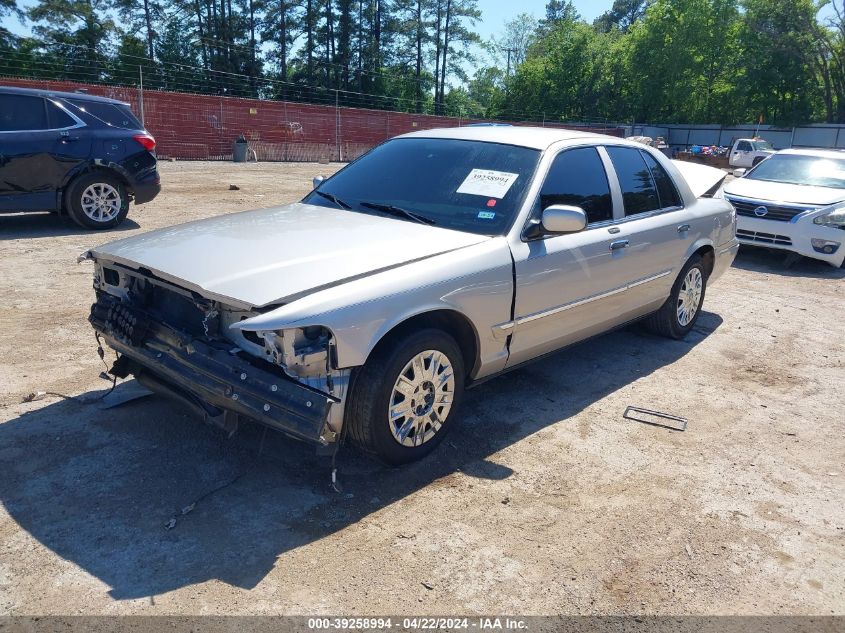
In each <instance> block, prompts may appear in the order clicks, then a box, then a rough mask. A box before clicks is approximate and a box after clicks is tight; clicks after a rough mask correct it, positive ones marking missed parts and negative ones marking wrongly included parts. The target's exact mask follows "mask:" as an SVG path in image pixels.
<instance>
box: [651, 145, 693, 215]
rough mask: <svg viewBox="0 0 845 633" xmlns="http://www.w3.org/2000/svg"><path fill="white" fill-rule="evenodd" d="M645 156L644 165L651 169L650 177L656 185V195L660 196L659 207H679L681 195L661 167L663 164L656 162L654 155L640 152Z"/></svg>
mask: <svg viewBox="0 0 845 633" xmlns="http://www.w3.org/2000/svg"><path fill="white" fill-rule="evenodd" d="M642 155H643V158H645V162H646V165H648V168H649V169H650V170H651V177H652V178H654V184H655V185H656V186H657V196H658V198H660V208H661V209H668V208H670V207H681V206H683V203H682V202H681V195H680V194H679V193H678V190H677V189H676V188H675V183H674V182H672V178H671V177H670V176H669V174H668V173H666V170H665V169H663V166H662V165H661V164H660V163H658V162H657V161H656V160H655V158H654V156H652V155H651V154H649V153H648V152H642Z"/></svg>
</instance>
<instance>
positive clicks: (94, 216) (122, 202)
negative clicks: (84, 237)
mask: <svg viewBox="0 0 845 633" xmlns="http://www.w3.org/2000/svg"><path fill="white" fill-rule="evenodd" d="M67 210H68V214H69V215H70V217H71V218H72V219H73V221H74V222H76V223H77V224H79V225H80V226H83V227H85V228H89V229H108V228H111V227H113V226H117V225H118V224H120V222H122V221H123V219H124V218H125V217H126V214H127V213H129V196H128V195H127V193H126V187H124V186H123V183H122V182H120V181H119V180H118V179H117V178H115V177H114V176H111V175H110V174H107V173H103V172H93V173H90V174H86V175H84V176H81V177H80V178H78V179H77V180H76V181H74V182H73V183H72V184H71V186H70V187H69V188H68V192H67Z"/></svg>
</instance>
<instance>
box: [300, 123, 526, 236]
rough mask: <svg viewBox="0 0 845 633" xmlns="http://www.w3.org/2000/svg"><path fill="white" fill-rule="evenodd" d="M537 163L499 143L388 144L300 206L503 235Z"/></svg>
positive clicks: (408, 141)
mask: <svg viewBox="0 0 845 633" xmlns="http://www.w3.org/2000/svg"><path fill="white" fill-rule="evenodd" d="M539 156H540V152H539V151H537V150H534V149H529V148H526V147H515V146H512V145H501V144H498V143H484V142H480V141H466V140H456V139H437V138H404V139H402V138H400V139H394V140H392V141H388V142H387V143H384V144H383V145H380V146H379V147H377V148H375V149H374V150H373V151H371V152H370V153H368V154H366V155H364V156H362V157H361V158H360V159H358V160H357V161H355V162H354V163H352V164H350V165H349V166H347V167H346V168H345V169H343V170H341V171H340V172H338V173H337V174H336V175H335V176H333V177H332V178H331V179H330V180H328V181H326V182H325V183H324V184H323V185H321V186H320V187H318V188H317V189H316V190H315V191H313V192H311V193H310V194H308V196H306V197H305V199H304V200H303V202H307V203H309V204H316V205H321V206H326V207H336V208H347V209H348V210H349V211H352V212H360V213H371V214H375V215H382V214H388V215H390V216H391V217H396V218H399V219H402V220H406V221H409V222H415V221H419V222H425V223H427V224H433V225H434V226H438V227H443V228H447V229H455V230H458V231H466V232H469V233H478V234H481V235H502V234H503V233H504V232H505V231H507V229H508V227H509V226H510V225H511V222H512V220H513V218H514V216H515V214H516V212H517V210H518V209H519V206H520V204H521V202H522V200H523V198H524V196H525V191H526V188H527V187H528V183H529V182H530V180H531V177H532V175H533V174H534V170H535V168H536V166H537V162H538V160H539ZM408 212H410V213H408ZM414 216H416V217H414Z"/></svg>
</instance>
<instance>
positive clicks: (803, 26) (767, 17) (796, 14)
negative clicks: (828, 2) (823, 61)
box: [738, 0, 823, 125]
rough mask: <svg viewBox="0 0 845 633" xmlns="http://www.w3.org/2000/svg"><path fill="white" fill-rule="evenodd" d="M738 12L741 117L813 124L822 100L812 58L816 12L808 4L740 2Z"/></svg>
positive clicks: (776, 0)
mask: <svg viewBox="0 0 845 633" xmlns="http://www.w3.org/2000/svg"><path fill="white" fill-rule="evenodd" d="M743 8H744V9H745V11H744V13H743V20H742V28H741V30H740V34H739V37H740V46H741V51H742V53H741V57H740V58H739V59H738V62H739V64H740V66H741V67H742V68H743V69H744V71H745V72H744V75H745V76H744V78H743V80H742V82H741V84H740V86H739V88H740V91H741V93H742V94H743V97H744V99H743V101H744V103H745V107H746V109H745V114H746V117H747V118H748V119H752V120H753V119H756V118H757V117H758V116H760V115H762V116H765V118H766V120H767V121H770V122H773V123H779V124H783V125H791V124H794V123H802V122H806V121H810V120H813V118H814V115H815V114H817V113H818V112H819V111H820V110H821V107H820V104H821V102H822V99H823V97H822V93H821V86H820V83H819V77H818V76H817V72H816V71H817V69H816V68H815V59H814V55H815V51H816V42H817V41H818V37H819V32H818V30H817V22H816V13H817V10H818V8H817V7H816V5H815V4H814V3H813V2H812V0H744V2H743Z"/></svg>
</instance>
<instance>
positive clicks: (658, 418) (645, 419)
mask: <svg viewBox="0 0 845 633" xmlns="http://www.w3.org/2000/svg"><path fill="white" fill-rule="evenodd" d="M622 417H623V418H625V419H626V420H633V421H634V422H642V423H643V424H650V425H651V426H659V427H662V428H664V429H669V430H670V431H686V430H687V422H688V420H687V419H686V418H682V417H680V416H677V415H671V414H669V413H663V412H662V411H652V410H651V409H641V408H640V407H631V406H629V407H628V408H627V409H625V413H623V414H622Z"/></svg>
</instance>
